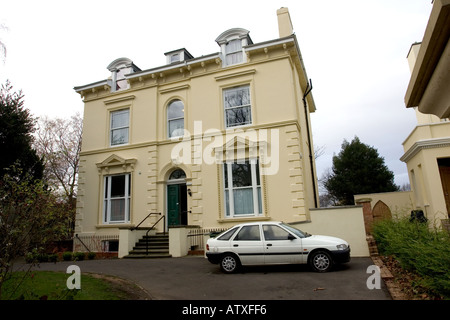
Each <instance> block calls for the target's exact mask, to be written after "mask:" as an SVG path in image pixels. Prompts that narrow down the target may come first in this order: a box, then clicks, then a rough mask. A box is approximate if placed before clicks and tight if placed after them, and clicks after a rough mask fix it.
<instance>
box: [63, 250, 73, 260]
mask: <svg viewBox="0 0 450 320" xmlns="http://www.w3.org/2000/svg"><path fill="white" fill-rule="evenodd" d="M62 258H63V260H64V261H70V260H72V252H70V251H66V252H64V253H63V255H62Z"/></svg>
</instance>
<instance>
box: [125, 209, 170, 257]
mask: <svg viewBox="0 0 450 320" xmlns="http://www.w3.org/2000/svg"><path fill="white" fill-rule="evenodd" d="M152 214H158V215H161V212H150V213H149V214H148V215H147V216H146V217H145V218H144V219H142V221H141V222H139V224H138V225H137V226H136V227H134V228H131V231H133V230H136V229H137V228H138V227H139V226H140V225H141V224H142V223H143V222H144V221H145V220H146V219H147V218H148V217H150V216H151V215H152ZM161 219H163V220H164V225H163V234H164V235H166V216H165V215H163V216H162V217H160V218H159V219H158V220H157V221H156V222H155V223H154V224H153V225H152V226H151V227H150V228H148V230H147V232H146V233H145V236H146V237H148V233H149V232H150V231H151V230H153V228H154V227H155V226H156V225H157V224H158V222H160V221H161ZM145 254H147V255H148V241H146V248H145Z"/></svg>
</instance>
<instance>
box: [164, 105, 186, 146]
mask: <svg viewBox="0 0 450 320" xmlns="http://www.w3.org/2000/svg"><path fill="white" fill-rule="evenodd" d="M175 102H180V103H181V104H182V105H183V110H182V111H183V116H182V117H175V118H171V119H169V109H170V107H171V106H172V104H173V103H175ZM184 108H185V105H184V102H183V101H182V100H180V99H173V100H170V102H169V104H168V105H167V110H166V119H167V137H168V138H169V139H172V138H179V137H183V136H184V128H185V123H184V115H185V114H184ZM179 120H183V133H182V134H180V135H173V136H172V135H171V132H170V123H171V122H172V121H179Z"/></svg>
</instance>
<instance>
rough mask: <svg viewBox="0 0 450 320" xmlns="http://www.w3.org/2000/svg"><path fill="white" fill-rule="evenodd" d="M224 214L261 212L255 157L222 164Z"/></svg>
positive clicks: (230, 215) (254, 213) (259, 213)
mask: <svg viewBox="0 0 450 320" xmlns="http://www.w3.org/2000/svg"><path fill="white" fill-rule="evenodd" d="M223 171H224V184H225V214H226V216H227V217H239V216H257V215H261V214H262V201H261V182H260V177H259V164H258V160H257V159H246V160H241V161H236V162H228V163H225V164H224V165H223Z"/></svg>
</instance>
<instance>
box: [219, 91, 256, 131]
mask: <svg viewBox="0 0 450 320" xmlns="http://www.w3.org/2000/svg"><path fill="white" fill-rule="evenodd" d="M243 88H245V89H247V90H248V97H249V98H248V102H249V104H243V105H239V106H231V107H227V102H226V100H225V99H226V96H227V93H230V92H233V91H238V90H242V89H243ZM222 103H223V112H224V122H225V128H226V129H233V128H238V127H245V126H251V125H252V124H253V116H252V113H253V112H252V95H251V90H250V84H243V85H239V86H234V87H228V88H224V89H223V90H222ZM243 108H248V110H249V115H250V117H249V118H250V120H249V121H248V122H245V123H241V124H234V125H228V116H227V110H235V109H243Z"/></svg>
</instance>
